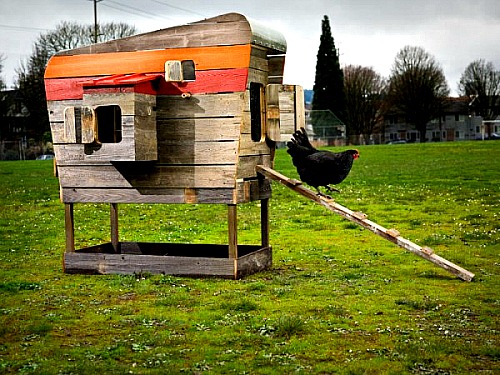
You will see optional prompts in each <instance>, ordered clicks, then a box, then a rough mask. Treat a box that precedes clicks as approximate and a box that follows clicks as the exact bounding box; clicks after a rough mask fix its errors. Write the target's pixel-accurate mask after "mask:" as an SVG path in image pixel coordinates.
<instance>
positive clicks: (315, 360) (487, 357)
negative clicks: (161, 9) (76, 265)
mask: <svg viewBox="0 0 500 375" xmlns="http://www.w3.org/2000/svg"><path fill="white" fill-rule="evenodd" d="M359 151H360V153H361V158H360V159H359V160H357V161H356V162H355V165H354V167H353V170H352V172H351V175H350V176H349V177H348V179H347V180H346V181H345V182H343V183H342V184H341V185H339V188H340V189H341V191H342V193H341V194H339V195H336V197H335V199H336V200H337V202H339V203H340V204H342V205H344V206H347V207H349V208H350V209H352V210H355V211H362V212H364V213H366V214H368V216H369V218H370V220H372V221H375V222H377V223H379V224H380V225H382V226H385V227H387V228H396V229H397V230H399V231H400V232H401V235H402V236H403V237H406V238H408V239H410V240H412V241H414V242H416V243H417V244H419V245H422V246H423V245H426V246H429V247H431V248H433V249H434V251H435V252H436V253H437V254H438V255H440V256H442V257H444V258H446V259H448V260H450V261H451V262H454V263H456V264H458V265H460V266H461V267H463V268H466V269H467V270H469V271H471V272H473V273H475V274H476V277H475V280H474V281H473V282H472V283H468V282H464V281H461V280H459V279H457V278H456V277H454V276H453V275H451V274H450V273H448V272H446V271H445V270H442V269H441V268H439V267H436V266H435V265H434V264H432V263H430V262H427V261H425V260H424V259H422V258H420V257H418V256H416V255H414V254H412V253H409V252H408V251H406V250H403V249H401V248H399V247H397V246H395V245H394V244H392V243H390V242H388V241H386V240H384V239H382V238H380V237H377V236H375V235H374V234H372V233H371V232H369V231H366V230H364V229H361V228H359V227H357V226H356V225H354V224H352V223H350V222H348V221H346V220H344V219H342V218H341V217H339V216H337V215H335V214H333V213H331V212H329V211H327V210H325V209H324V208H322V207H321V206H319V205H315V204H314V203H312V202H310V201H308V200H307V199H305V198H303V197H301V196H298V195H297V194H296V193H294V192H293V191H291V190H288V189H286V188H285V187H283V186H281V185H279V184H276V183H273V198H272V199H271V203H270V217H271V245H272V246H273V267H272V269H270V270H269V271H266V272H261V273H258V274H255V275H252V276H250V277H247V278H245V279H243V280H238V281H234V280H221V279H190V278H181V277H173V276H160V275H155V276H153V275H130V276H96V275H67V274H64V273H63V272H62V254H63V249H64V246H65V243H64V207H63V204H62V203H61V202H60V201H59V192H58V181H57V179H56V178H55V177H53V176H52V163H51V162H50V161H25V162H2V163H0V193H1V194H0V207H1V209H0V241H1V242H0V268H1V271H0V272H1V273H0V373H2V374H3V373H5V374H11V373H21V374H29V373H33V374H96V373H100V374H178V373H187V374H196V373H207V374H292V373H299V374H300V373H302V374H331V373H338V374H476V373H482V374H483V373H484V374H498V373H500V337H499V332H500V318H499V316H498V315H499V312H500V277H499V276H500V257H499V255H500V220H499V215H500V208H499V201H500V142H495V141H492V142H463V143H459V142H455V143H435V144H423V145H420V144H408V145H383V146H361V147H359ZM275 169H277V170H278V171H280V172H282V173H283V174H285V175H287V176H290V177H294V178H297V174H296V172H295V170H294V168H293V166H292V164H291V162H290V159H289V157H288V155H287V154H286V152H285V151H284V150H278V152H277V159H276V166H275ZM259 214H260V211H259V207H258V203H257V202H255V203H251V204H246V205H240V206H238V215H239V240H240V242H241V243H247V244H258V243H259V241H260V232H259V229H260V228H259ZM108 215H109V208H108V206H107V205H100V204H85V205H84V204H81V205H75V226H76V246H77V248H79V247H84V246H89V245H95V244H99V243H102V242H107V241H109V230H108V225H109V224H108ZM119 215H120V238H121V240H123V241H151V242H181V243H226V242H227V229H226V228H227V227H226V225H227V223H226V215H227V209H226V207H225V206H217V205H216V206H214V205H135V204H130V205H121V208H120V211H119Z"/></svg>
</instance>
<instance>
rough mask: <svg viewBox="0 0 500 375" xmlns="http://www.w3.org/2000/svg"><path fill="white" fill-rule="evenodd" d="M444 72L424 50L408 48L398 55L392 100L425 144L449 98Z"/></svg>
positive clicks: (392, 87) (391, 77) (394, 67)
mask: <svg viewBox="0 0 500 375" xmlns="http://www.w3.org/2000/svg"><path fill="white" fill-rule="evenodd" d="M449 92H450V91H449V89H448V84H447V83H446V78H445V76H444V73H443V70H442V69H441V67H440V66H439V64H438V63H437V62H436V60H435V59H434V57H433V56H432V55H430V54H429V53H427V52H426V51H425V50H424V49H423V48H421V47H411V46H406V47H404V48H403V49H401V51H399V53H398V54H397V55H396V59H395V61H394V65H393V67H392V70H391V76H390V78H389V100H390V103H391V104H392V105H393V106H394V107H395V108H397V109H399V110H401V111H402V112H403V113H404V114H405V115H406V118H407V119H408V121H409V122H410V123H411V124H413V125H414V126H415V128H416V129H417V130H418V132H419V133H420V142H425V141H426V138H425V133H426V128H427V123H428V122H429V121H431V120H432V119H434V118H436V117H438V116H439V115H440V114H441V111H442V108H443V105H444V101H445V100H446V98H447V97H448V95H449Z"/></svg>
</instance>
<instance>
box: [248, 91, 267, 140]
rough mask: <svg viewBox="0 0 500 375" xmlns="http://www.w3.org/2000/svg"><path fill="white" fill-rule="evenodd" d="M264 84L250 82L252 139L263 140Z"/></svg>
mask: <svg viewBox="0 0 500 375" xmlns="http://www.w3.org/2000/svg"><path fill="white" fill-rule="evenodd" d="M263 91H264V86H263V85H262V84H260V83H256V82H251V83H250V125H251V126H250V131H251V137H252V141H254V142H260V141H261V140H262V134H263V132H262V124H263V121H262V102H263V98H262V97H263Z"/></svg>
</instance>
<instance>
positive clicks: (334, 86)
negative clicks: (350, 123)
mask: <svg viewBox="0 0 500 375" xmlns="http://www.w3.org/2000/svg"><path fill="white" fill-rule="evenodd" d="M321 29H322V32H321V37H320V45H319V49H318V54H317V61H316V75H315V78H314V86H313V91H314V97H313V102H312V109H313V111H314V110H330V111H332V112H333V113H334V114H335V115H336V116H337V117H338V118H339V119H340V120H342V121H343V120H344V116H345V95H344V75H343V73H342V69H340V63H339V59H338V53H337V49H336V48H335V43H334V41H333V37H332V32H331V29H330V21H329V19H328V16H324V18H323V21H322V23H321ZM313 116H314V112H313ZM312 123H313V127H314V128H315V129H314V131H315V132H317V133H319V134H323V129H317V128H316V126H315V123H316V121H315V118H314V117H313V118H312ZM326 135H333V134H328V133H327V134H326Z"/></svg>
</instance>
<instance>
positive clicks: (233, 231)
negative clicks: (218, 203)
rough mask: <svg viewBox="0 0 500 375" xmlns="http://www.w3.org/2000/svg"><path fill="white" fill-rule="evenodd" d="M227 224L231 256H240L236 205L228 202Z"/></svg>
mask: <svg viewBox="0 0 500 375" xmlns="http://www.w3.org/2000/svg"><path fill="white" fill-rule="evenodd" d="M227 208H228V215H227V226H228V240H229V258H231V259H237V258H238V220H237V217H236V205H235V204H228V205H227Z"/></svg>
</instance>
